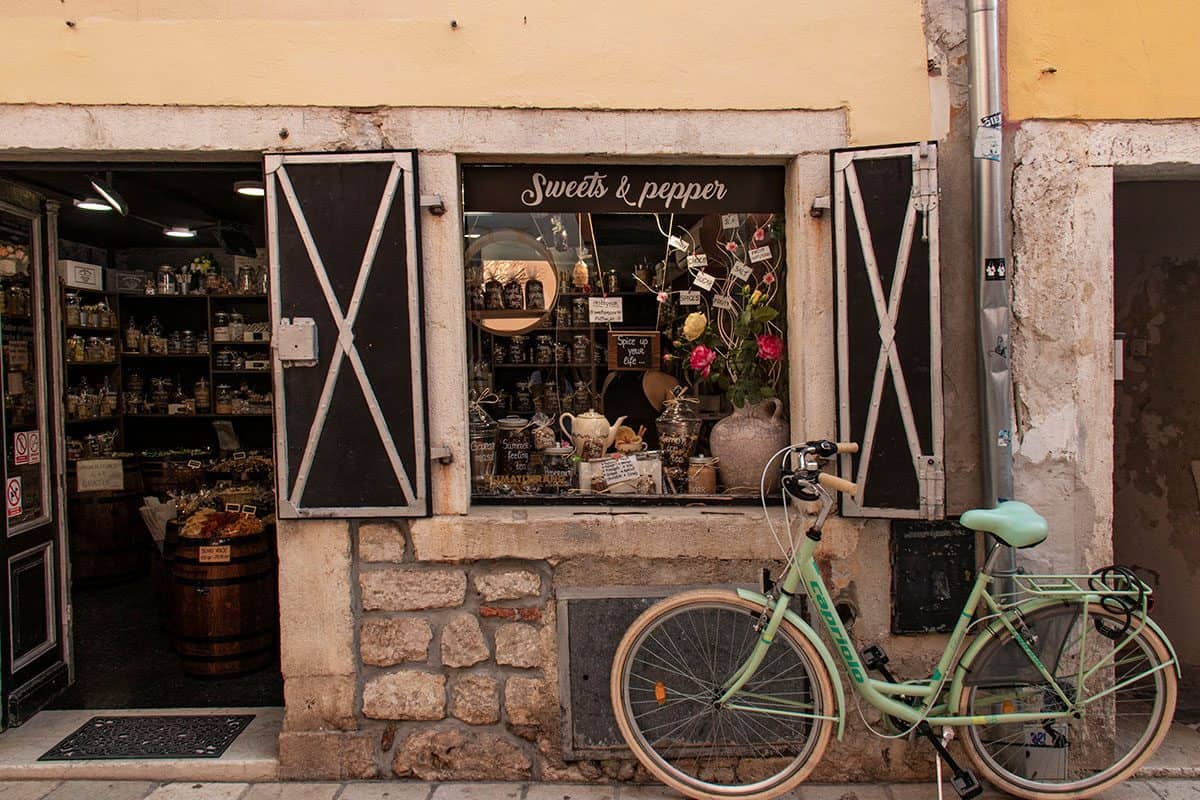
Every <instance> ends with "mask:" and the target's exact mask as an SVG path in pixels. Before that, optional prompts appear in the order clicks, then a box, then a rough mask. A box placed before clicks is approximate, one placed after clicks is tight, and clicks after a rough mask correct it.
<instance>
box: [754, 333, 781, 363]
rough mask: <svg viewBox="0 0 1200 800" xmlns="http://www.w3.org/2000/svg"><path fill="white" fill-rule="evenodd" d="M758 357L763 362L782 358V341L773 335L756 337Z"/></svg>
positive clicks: (763, 334)
mask: <svg viewBox="0 0 1200 800" xmlns="http://www.w3.org/2000/svg"><path fill="white" fill-rule="evenodd" d="M758 357H759V358H761V359H762V360H763V361H778V360H779V359H781V358H783V339H780V338H779V337H778V336H776V335H775V334H773V333H760V334H759V335H758Z"/></svg>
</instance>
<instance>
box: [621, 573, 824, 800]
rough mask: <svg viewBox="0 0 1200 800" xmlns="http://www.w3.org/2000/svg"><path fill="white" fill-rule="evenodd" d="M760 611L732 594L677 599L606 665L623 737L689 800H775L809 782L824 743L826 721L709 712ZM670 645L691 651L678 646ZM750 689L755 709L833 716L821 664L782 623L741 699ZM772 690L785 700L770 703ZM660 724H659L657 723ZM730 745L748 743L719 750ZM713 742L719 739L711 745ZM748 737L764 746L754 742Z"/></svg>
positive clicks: (638, 624)
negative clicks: (786, 709) (758, 704)
mask: <svg viewBox="0 0 1200 800" xmlns="http://www.w3.org/2000/svg"><path fill="white" fill-rule="evenodd" d="M761 611H762V608H761V606H758V605H756V604H755V603H753V602H751V601H749V600H745V599H742V598H741V597H739V596H738V595H737V594H735V593H733V592H729V591H721V590H712V589H702V590H697V591H691V592H684V593H681V594H678V595H674V596H672V597H669V598H667V599H665V600H662V601H660V602H658V603H656V604H654V605H653V606H651V607H650V608H648V609H646V611H645V612H643V613H642V614H641V616H639V617H638V618H637V619H636V620H635V621H634V622H633V624H632V625H631V626H630V627H629V629H628V630H627V631H626V633H625V636H624V637H623V638H622V639H621V643H620V645H619V646H618V647H617V651H616V654H615V656H614V657H613V667H612V673H611V678H610V684H609V685H610V692H611V699H612V705H613V712H614V714H615V715H616V719H617V725H618V727H619V728H620V730H621V734H622V736H623V737H624V738H625V741H626V742H627V743H628V744H629V747H630V749H631V750H632V751H633V753H634V755H635V756H636V757H637V759H638V760H639V761H640V762H641V763H642V765H643V766H644V767H645V768H646V769H647V770H649V772H650V773H651V774H652V775H654V776H655V777H656V778H658V779H659V780H660V781H662V782H663V783H664V784H666V785H668V786H670V787H671V788H673V789H675V790H676V791H679V792H681V793H683V794H684V795H685V796H687V797H691V798H698V799H702V800H728V798H739V799H740V800H767V798H772V797H776V796H778V795H780V794H783V793H785V792H788V791H790V790H791V789H793V788H795V787H796V786H797V785H799V784H800V783H801V782H802V781H803V780H804V779H805V778H807V777H808V775H809V773H810V772H811V771H812V769H813V768H814V767H815V766H816V764H817V763H818V762H819V761H820V759H821V756H822V755H823V754H824V751H825V747H826V746H827V745H828V743H829V737H830V734H831V733H832V730H833V726H834V722H835V720H833V719H821V718H812V719H809V718H805V719H800V720H792V719H788V718H780V717H779V716H775V715H767V714H763V713H753V712H747V711H744V710H734V709H729V708H718V707H717V706H716V704H715V702H713V701H714V700H715V699H716V697H717V696H719V694H720V685H721V683H722V681H723V680H724V679H725V678H727V677H728V676H729V675H730V674H731V673H732V671H733V670H734V669H736V667H737V666H738V665H739V664H740V663H741V662H742V661H743V660H744V658H745V656H746V655H747V654H749V652H750V651H751V649H753V646H754V643H755V642H757V641H758V638H759V633H758V632H757V631H755V630H754V629H753V626H754V624H755V623H756V622H757V620H758V618H759V615H760V613H761ZM710 626H711V629H710ZM726 626H728V627H726ZM726 631H727V633H726ZM676 636H678V639H679V642H684V643H685V644H687V645H690V647H684V646H682V645H681V644H679V642H676V641H675V640H676ZM685 638H686V641H685ZM797 670H798V671H797ZM705 676H707V677H705ZM631 684H632V685H633V688H631ZM756 689H757V690H760V694H761V695H762V696H763V697H767V699H762V698H756V699H755V700H754V702H761V703H764V704H769V703H770V702H771V700H775V702H776V703H787V702H789V701H788V700H782V701H781V700H779V698H780V697H788V698H791V702H793V703H796V704H803V707H804V708H806V709H807V708H808V707H809V704H810V703H811V709H812V710H811V712H810V711H807V710H805V711H803V712H802V713H812V714H814V715H818V716H821V717H834V716H835V715H836V713H837V709H836V707H835V705H834V695H833V685H832V681H831V679H830V677H829V674H828V672H827V671H826V668H825V663H824V661H822V659H821V656H820V654H819V652H818V651H817V649H816V648H815V647H813V645H812V643H811V642H810V641H809V640H808V638H807V637H806V636H805V635H804V633H802V632H801V631H800V629H799V628H797V627H796V626H794V625H792V624H791V623H789V622H787V621H786V620H785V621H784V623H783V624H782V625H781V626H780V628H779V631H778V632H777V634H776V636H775V641H774V643H773V644H772V645H771V649H770V650H769V651H768V652H767V656H766V658H765V659H764V660H763V664H762V666H761V667H760V668H759V670H758V672H756V673H755V676H754V678H753V679H752V680H751V681H750V682H749V683H748V684H747V685H746V687H744V689H743V691H744V692H746V691H754V690H756ZM772 689H774V690H775V691H776V692H779V691H780V690H782V692H781V693H778V694H776V695H774V696H773V697H768V696H769V695H770V694H771V692H770V691H769V690H772ZM782 707H783V705H776V706H775V707H774V708H775V709H776V710H778V709H779V708H782ZM790 707H792V708H800V707H801V706H800V705H793V706H790ZM689 713H690V714H691V716H684V717H683V721H682V722H679V718H680V716H681V715H686V714H689ZM659 714H661V715H663V716H655V715H659ZM664 720H665V721H664ZM664 728H665V729H666V730H663V729H664ZM659 731H663V732H662V735H657V734H658V732H659ZM702 736H707V737H708V738H707V739H706V741H704V742H698V741H694V739H698V738H700V737H702ZM735 736H741V737H743V738H744V739H745V740H744V741H739V742H733V741H725V739H729V740H732V739H733V738H734V737H735ZM718 737H724V738H723V740H722V741H721V742H718V741H717V739H718ZM755 737H758V738H759V739H761V741H751V739H753V738H755Z"/></svg>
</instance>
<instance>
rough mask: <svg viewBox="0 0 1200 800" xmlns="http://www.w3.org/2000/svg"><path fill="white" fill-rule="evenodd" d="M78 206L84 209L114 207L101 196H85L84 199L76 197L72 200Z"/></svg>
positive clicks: (101, 209)
mask: <svg viewBox="0 0 1200 800" xmlns="http://www.w3.org/2000/svg"><path fill="white" fill-rule="evenodd" d="M72 202H73V203H74V204H75V207H76V208H81V209H83V210H84V211H112V210H113V207H112V206H110V205H109V204H108V203H106V202H104V201H103V200H101V199H100V198H99V197H85V198H83V199H82V200H79V199H76V200H74V201H72Z"/></svg>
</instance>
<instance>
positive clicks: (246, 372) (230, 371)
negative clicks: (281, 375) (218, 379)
mask: <svg viewBox="0 0 1200 800" xmlns="http://www.w3.org/2000/svg"><path fill="white" fill-rule="evenodd" d="M270 374H271V370H269V369H214V370H213V375H270Z"/></svg>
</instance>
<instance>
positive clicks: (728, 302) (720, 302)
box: [713, 294, 733, 309]
mask: <svg viewBox="0 0 1200 800" xmlns="http://www.w3.org/2000/svg"><path fill="white" fill-rule="evenodd" d="M713 308H725V309H732V308H733V299H732V298H730V296H729V295H727V294H719V295H717V296H716V297H714V298H713Z"/></svg>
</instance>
